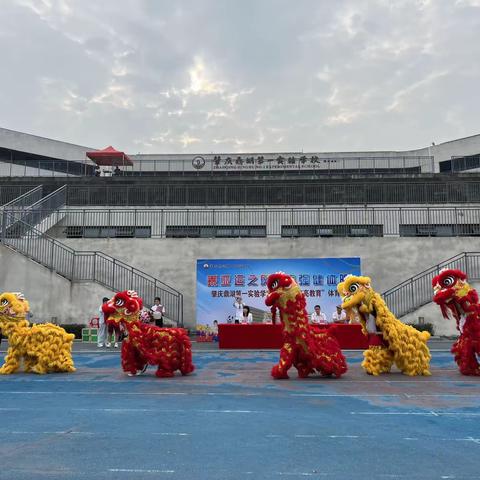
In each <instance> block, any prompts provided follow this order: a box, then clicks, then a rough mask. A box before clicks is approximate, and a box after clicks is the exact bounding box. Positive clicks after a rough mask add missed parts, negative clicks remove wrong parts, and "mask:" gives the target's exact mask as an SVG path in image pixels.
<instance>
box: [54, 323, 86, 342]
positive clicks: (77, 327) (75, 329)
mask: <svg viewBox="0 0 480 480" xmlns="http://www.w3.org/2000/svg"><path fill="white" fill-rule="evenodd" d="M59 327H62V328H64V329H65V331H66V332H67V333H73V334H74V335H75V338H78V339H81V338H82V328H86V327H85V325H83V324H77V323H72V324H69V325H59Z"/></svg>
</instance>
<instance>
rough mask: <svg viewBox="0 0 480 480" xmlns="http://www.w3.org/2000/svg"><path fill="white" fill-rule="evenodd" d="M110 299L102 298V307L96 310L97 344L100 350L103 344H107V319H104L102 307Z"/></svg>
mask: <svg viewBox="0 0 480 480" xmlns="http://www.w3.org/2000/svg"><path fill="white" fill-rule="evenodd" d="M109 300H110V299H109V298H108V297H103V300H102V305H101V306H100V308H99V309H98V311H99V314H98V344H97V346H98V347H99V348H102V347H103V345H104V344H105V343H107V330H108V326H107V319H106V318H105V314H104V313H103V310H102V307H103V305H104V304H105V303H107V302H108V301H109Z"/></svg>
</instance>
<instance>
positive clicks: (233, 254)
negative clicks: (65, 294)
mask: <svg viewBox="0 0 480 480" xmlns="http://www.w3.org/2000/svg"><path fill="white" fill-rule="evenodd" d="M62 241H63V242H64V243H65V244H67V245H69V246H71V247H73V248H75V249H78V250H99V251H103V252H104V253H107V254H109V255H112V256H114V257H117V258H118V259H120V260H122V261H124V262H127V263H129V264H131V265H133V266H135V267H136V268H139V269H140V270H143V271H145V272H146V273H149V274H151V275H153V276H155V277H157V278H159V279H160V280H162V281H164V282H166V283H168V284H170V285H171V286H172V287H174V288H176V289H178V290H180V291H181V292H182V293H183V294H184V299H185V310H184V312H185V324H186V325H187V326H193V325H194V324H195V281H196V271H195V268H196V260H197V259H200V258H219V259H221V258H295V257H304V258H309V257H350V256H360V257H361V261H362V272H363V273H364V274H365V275H368V276H370V277H371V278H372V282H373V286H374V288H375V289H376V290H377V291H380V292H383V291H385V290H387V289H389V288H391V287H394V286H395V285H397V284H399V283H400V282H402V281H404V280H406V279H407V278H409V277H410V276H412V275H415V274H417V273H420V272H421V271H423V270H425V269H427V268H429V267H431V266H433V265H435V264H437V263H439V262H441V261H443V260H446V259H448V258H449V257H452V256H454V255H456V254H457V253H460V252H464V251H476V250H478V248H479V246H480V240H479V239H478V238H327V239H317V238H298V239H286V238H283V239H280V238H278V239H277V238H266V239H145V240H144V239H110V240H109V239H105V240H103V239H98V240H96V239H92V240H86V239H79V240H62ZM101 296H102V294H100V293H99V294H98V295H95V297H96V298H100V297H101ZM416 316H417V317H418V315H416ZM424 316H425V317H426V318H425V321H432V323H435V324H436V323H438V322H440V327H441V329H440V330H439V332H442V334H454V333H455V328H454V325H453V322H451V323H452V325H451V327H452V328H451V329H448V327H447V326H446V325H445V320H443V319H442V318H441V316H440V313H439V311H438V312H437V313H435V311H432V314H431V315H428V317H427V315H424Z"/></svg>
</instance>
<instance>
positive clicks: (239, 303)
mask: <svg viewBox="0 0 480 480" xmlns="http://www.w3.org/2000/svg"><path fill="white" fill-rule="evenodd" d="M233 306H234V307H235V320H238V321H239V322H241V321H242V317H243V300H242V297H240V296H238V297H235V302H234V303H233Z"/></svg>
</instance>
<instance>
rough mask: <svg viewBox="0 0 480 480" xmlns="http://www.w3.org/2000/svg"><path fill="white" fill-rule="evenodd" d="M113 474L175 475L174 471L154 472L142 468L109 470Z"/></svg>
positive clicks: (154, 470)
mask: <svg viewBox="0 0 480 480" xmlns="http://www.w3.org/2000/svg"><path fill="white" fill-rule="evenodd" d="M108 471H109V472H113V473H175V470H156V469H143V468H109V469H108Z"/></svg>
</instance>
